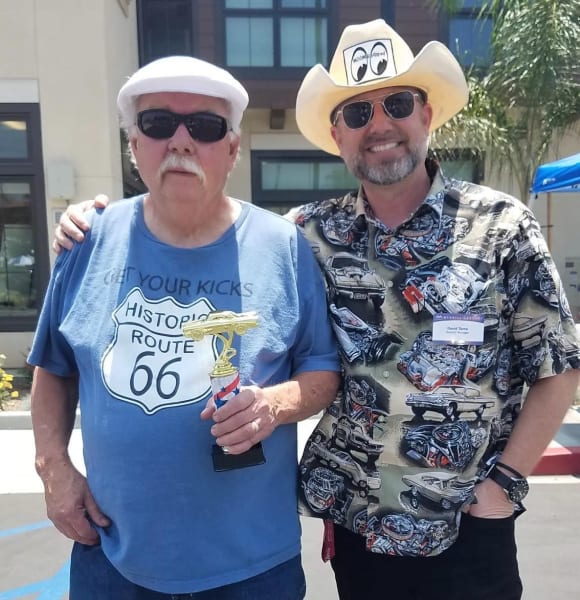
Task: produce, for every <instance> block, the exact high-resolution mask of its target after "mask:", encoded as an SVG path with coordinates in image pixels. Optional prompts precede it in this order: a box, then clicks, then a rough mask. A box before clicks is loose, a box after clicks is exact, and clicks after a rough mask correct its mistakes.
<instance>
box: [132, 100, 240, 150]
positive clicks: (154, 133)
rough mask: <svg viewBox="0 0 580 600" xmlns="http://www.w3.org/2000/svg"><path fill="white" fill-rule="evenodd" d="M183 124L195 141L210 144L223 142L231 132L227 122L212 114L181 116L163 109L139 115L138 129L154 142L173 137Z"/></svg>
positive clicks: (200, 113)
mask: <svg viewBox="0 0 580 600" xmlns="http://www.w3.org/2000/svg"><path fill="white" fill-rule="evenodd" d="M181 123H183V124H184V125H185V127H186V129H187V131H188V132H189V135H190V136H191V137H192V138H193V139H194V140H196V141H198V142H204V143H208V144H209V143H211V142H219V140H223V138H224V137H225V135H226V133H227V132H228V130H229V127H228V122H227V120H226V119H225V118H224V117H222V116H220V115H216V114H215V113H211V112H195V113H190V114H188V115H181V114H178V113H174V112H172V111H170V110H165V109H163V108H151V109H149V110H143V111H141V112H140V113H139V114H138V115H137V127H139V130H140V131H141V133H143V134H144V135H146V136H147V137H150V138H153V139H154V140H167V139H169V138H170V137H173V135H174V134H175V132H176V131H177V128H178V127H179V125H180V124H181Z"/></svg>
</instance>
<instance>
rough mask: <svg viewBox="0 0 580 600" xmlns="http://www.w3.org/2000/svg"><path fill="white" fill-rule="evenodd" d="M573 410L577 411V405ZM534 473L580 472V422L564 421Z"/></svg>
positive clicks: (571, 473) (574, 473)
mask: <svg viewBox="0 0 580 600" xmlns="http://www.w3.org/2000/svg"><path fill="white" fill-rule="evenodd" d="M573 410H576V411H577V408H576V407H575V408H574V409H573ZM532 474H533V475H577V474H580V422H579V423H566V422H565V423H563V424H562V425H561V426H560V429H559V430H558V434H557V435H556V438H555V439H554V440H552V441H551V442H550V445H549V446H548V447H547V448H546V450H545V451H544V454H543V455H542V458H541V459H540V462H539V463H538V464H537V465H536V467H535V469H534V471H533V473H532Z"/></svg>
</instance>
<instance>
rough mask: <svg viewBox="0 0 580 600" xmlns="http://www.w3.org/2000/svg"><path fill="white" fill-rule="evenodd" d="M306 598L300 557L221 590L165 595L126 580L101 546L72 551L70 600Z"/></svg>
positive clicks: (263, 599) (78, 548)
mask: <svg viewBox="0 0 580 600" xmlns="http://www.w3.org/2000/svg"><path fill="white" fill-rule="evenodd" d="M305 594H306V581H305V579H304V571H303V570H302V563H301V561H300V555H298V556H295V557H294V558H291V559H290V560H289V561H287V562H285V563H282V564H281V565H278V566H276V567H274V568H272V569H270V570H269V571H266V572H265V573H261V574H260V575H256V576H255V577H251V578H250V579H246V580H244V581H239V582H237V583H232V584H230V585H224V586H223V587H220V588H214V589H211V590H205V591H203V592H193V593H184V594H163V593H161V592H155V591H153V590H148V589H146V588H144V587H141V586H139V585H136V584H134V583H131V582H130V581H129V580H127V579H125V578H124V577H123V576H122V575H121V574H120V573H119V572H118V571H117V570H116V569H115V567H113V565H112V564H111V563H110V562H109V560H108V559H107V557H106V556H105V555H104V553H103V551H102V550H101V547H100V546H85V545H83V544H79V543H78V542H75V544H74V546H73V549H72V555H71V567H70V593H69V600H272V598H275V599H276V600H303V598H304V596H305Z"/></svg>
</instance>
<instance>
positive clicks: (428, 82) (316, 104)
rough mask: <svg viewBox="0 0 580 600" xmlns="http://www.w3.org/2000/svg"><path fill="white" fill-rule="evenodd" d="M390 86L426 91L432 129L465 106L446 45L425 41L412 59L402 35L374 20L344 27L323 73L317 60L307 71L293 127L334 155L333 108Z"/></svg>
mask: <svg viewBox="0 0 580 600" xmlns="http://www.w3.org/2000/svg"><path fill="white" fill-rule="evenodd" d="M391 86H409V87H414V88H419V89H421V90H423V91H425V93H426V94H427V97H428V99H429V104H431V106H432V107H433V119H432V121H431V128H430V129H431V131H433V130H435V129H437V128H438V127H440V126H441V125H443V124H444V123H445V122H446V121H448V120H449V119H450V118H451V117H453V116H454V115H455V114H457V113H458V112H459V111H460V110H461V109H462V108H463V107H464V106H465V105H466V104H467V99H468V88H467V82H466V81H465V76H464V75H463V71H462V70H461V67H460V66H459V63H458V62H457V60H456V59H455V57H454V56H453V54H451V52H450V51H449V50H448V49H447V47H446V46H444V45H443V44H441V43H440V42H429V43H428V44H427V45H426V46H425V47H424V48H423V49H422V50H421V52H419V54H417V56H416V57H413V53H412V52H411V49H410V48H409V46H408V45H407V43H406V42H405V41H404V40H403V38H402V37H401V36H400V35H399V34H398V33H397V32H396V31H395V30H394V29H393V28H392V27H390V26H389V25H387V23H385V21H383V19H376V20H375V21H370V22H369V23H363V24H361V25H349V26H348V27H346V28H345V30H344V31H343V32H342V35H341V36H340V40H339V42H338V46H337V48H336V51H335V53H334V56H333V57H332V62H331V63H330V69H329V70H328V71H327V70H326V69H325V68H324V67H323V66H322V65H320V64H318V65H315V66H314V67H312V69H310V71H308V73H307V74H306V77H305V78H304V81H303V82H302V85H301V86H300V89H299V90H298V96H297V98H296V121H297V123H298V127H299V128H300V131H301V132H302V134H303V135H304V137H305V138H306V139H307V140H309V141H310V142H312V143H313V144H314V145H315V146H318V147H319V148H322V150H325V151H326V152H329V153H330V154H339V150H338V147H337V146H336V143H335V142H334V140H333V139H332V136H331V135H330V126H331V122H330V118H331V115H332V112H333V110H334V109H335V108H336V107H337V106H338V105H339V104H341V103H342V102H344V101H345V100H348V99H349V98H352V97H353V96H357V95H359V94H362V93H364V92H372V91H374V90H378V89H380V88H384V87H391Z"/></svg>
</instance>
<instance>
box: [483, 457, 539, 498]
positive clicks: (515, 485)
mask: <svg viewBox="0 0 580 600" xmlns="http://www.w3.org/2000/svg"><path fill="white" fill-rule="evenodd" d="M498 467H499V468H498ZM501 469H504V470H505V471H508V472H509V473H511V475H507V474H506V473H504V472H503V471H501ZM487 476H488V477H489V478H490V479H491V480H492V481H495V482H496V483H497V484H498V485H499V486H500V487H501V488H503V490H504V492H505V493H506V494H507V497H508V498H509V500H510V502H513V503H514V504H517V503H518V502H521V501H522V500H523V499H524V498H525V497H526V496H527V495H528V492H529V491H530V486H529V485H528V481H527V479H526V478H525V477H524V476H523V475H522V474H521V473H518V472H517V471H516V470H515V469H513V468H512V467H510V466H509V465H506V464H504V463H502V462H499V461H498V462H496V463H495V465H493V467H492V468H491V469H490V470H489V472H488V474H487Z"/></svg>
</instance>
